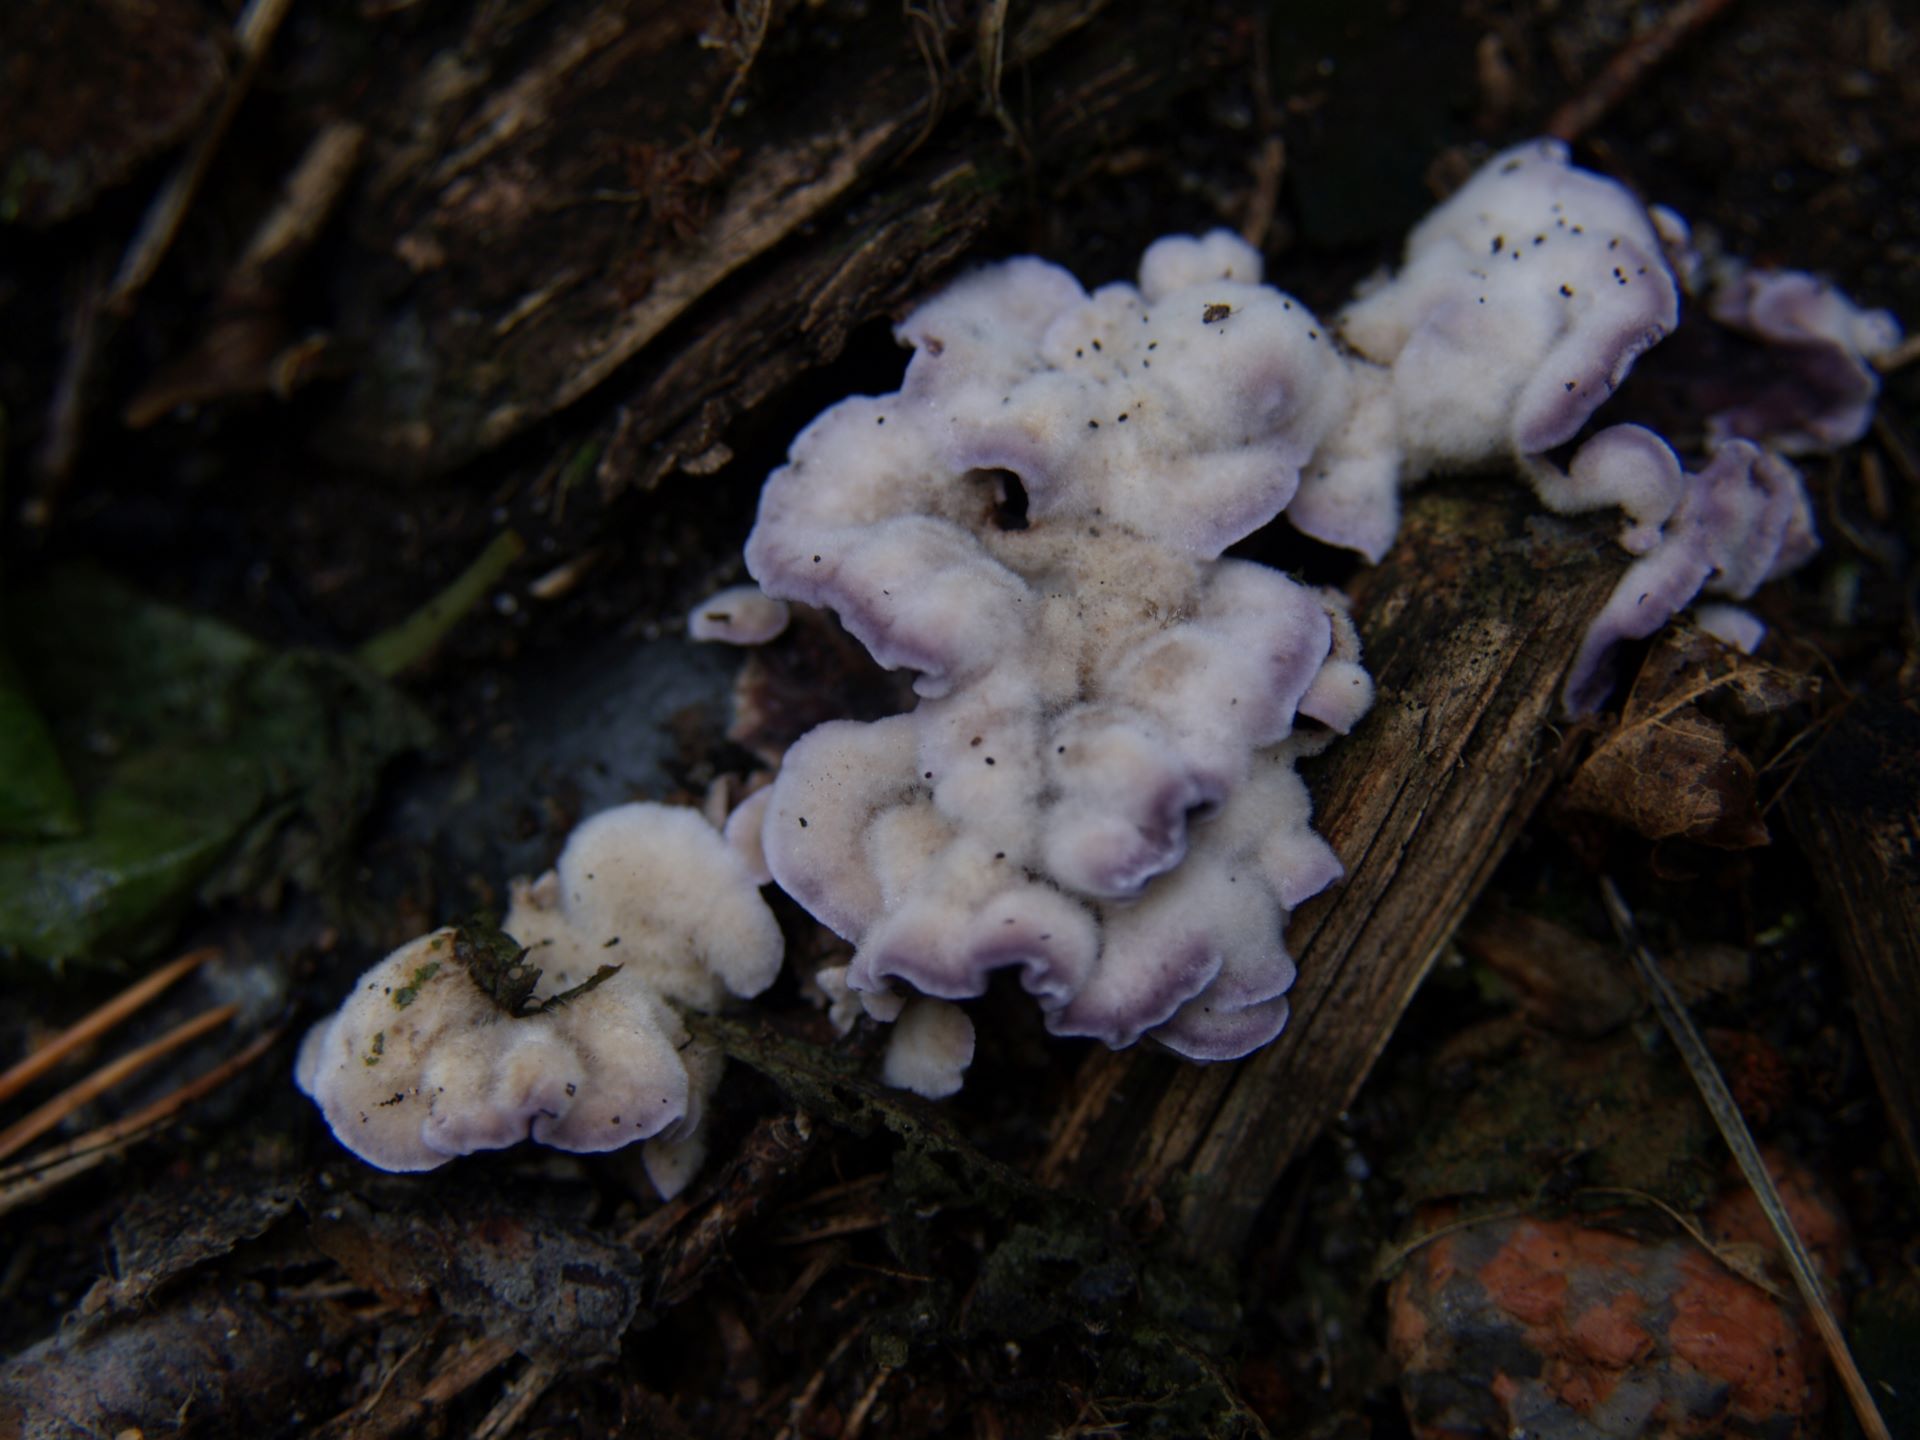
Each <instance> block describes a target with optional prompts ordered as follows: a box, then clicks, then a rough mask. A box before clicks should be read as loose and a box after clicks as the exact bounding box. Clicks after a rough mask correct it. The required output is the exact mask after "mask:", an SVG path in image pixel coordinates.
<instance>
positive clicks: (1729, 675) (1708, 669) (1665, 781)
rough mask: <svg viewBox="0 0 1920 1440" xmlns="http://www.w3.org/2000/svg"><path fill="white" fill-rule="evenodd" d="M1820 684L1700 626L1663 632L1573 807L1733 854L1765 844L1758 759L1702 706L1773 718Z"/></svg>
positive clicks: (1583, 776) (1575, 790)
mask: <svg viewBox="0 0 1920 1440" xmlns="http://www.w3.org/2000/svg"><path fill="white" fill-rule="evenodd" d="M1817 688H1818V681H1817V680H1816V679H1815V678H1814V677H1812V676H1809V675H1800V674H1795V673H1794V672H1792V671H1788V670H1783V669H1781V668H1779V667H1778V666H1774V665H1768V664H1766V663H1764V662H1763V661H1759V660H1754V659H1752V658H1751V657H1749V656H1745V655H1741V654H1739V653H1738V652H1736V651H1733V650H1730V649H1728V648H1727V647H1725V646H1723V645H1721V644H1720V643H1719V642H1718V641H1716V640H1714V639H1713V638H1712V637H1711V636H1708V635H1706V634H1704V633H1702V632H1700V631H1697V630H1683V631H1679V632H1677V633H1676V634H1674V635H1671V636H1668V637H1666V638H1663V639H1662V640H1661V641H1660V642H1659V643H1657V644H1656V645H1655V646H1654V648H1653V650H1652V652H1651V653H1650V654H1649V655H1648V656H1647V660H1646V663H1645V664H1644V665H1642V666H1641V669H1640V673H1639V675H1637V676H1636V677H1635V678H1634V682H1633V690H1632V692H1631V693H1630V694H1629V695H1628V697H1627V702H1626V705H1625V707H1624V709H1623V710H1622V713H1621V716H1620V722H1619V724H1618V725H1616V726H1615V727H1614V729H1613V731H1612V732H1611V733H1610V734H1608V735H1606V736H1604V737H1602V738H1601V740H1600V742H1599V743H1598V744H1597V745H1596V746H1595V747H1594V750H1593V753H1592V754H1591V755H1589V756H1588V757H1587V759H1586V760H1585V762H1584V763H1583V764H1582V765H1581V766H1580V768H1579V770H1578V771H1576V772H1575V773H1574V776H1573V779H1572V780H1571V781H1570V782H1569V783H1568V786H1567V790H1566V796H1565V801H1566V804H1567V805H1568V806H1570V807H1571V808H1572V809H1575V810H1583V811H1586V812H1587V813H1589V814H1593V815H1599V816H1602V817H1604V818H1606V819H1609V820H1614V821H1617V822H1619V823H1620V824H1623V825H1626V826H1627V827H1629V828H1630V829H1632V830H1634V831H1636V832H1637V833H1639V834H1641V835H1644V836H1646V837H1647V838H1648V839H1649V840H1669V839H1675V838H1679V839H1686V840H1692V841H1696V842H1698V843H1700V844H1703V845H1712V846H1715V847H1718V848H1720V849H1725V850H1744V849H1750V848H1752V847H1753V846H1756V845H1765V844H1766V843H1767V841H1768V838H1769V837H1768V834H1767V827H1766V823H1765V821H1763V820H1762V819H1761V818H1760V806H1759V803H1758V800H1757V799H1756V796H1755V793H1754V770H1753V765H1752V762H1750V761H1749V760H1748V759H1747V757H1746V755H1745V754H1744V753H1743V752H1742V751H1741V750H1740V748H1739V747H1738V746H1737V745H1736V744H1735V743H1734V741H1733V740H1732V738H1731V737H1730V736H1729V735H1728V734H1727V731H1726V729H1725V728H1724V727H1723V726H1722V725H1721V724H1720V722H1719V721H1717V720H1715V719H1714V718H1712V717H1711V716H1710V715H1708V714H1707V713H1706V712H1705V711H1704V710H1703V709H1702V708H1701V705H1702V704H1703V703H1704V702H1709V701H1713V702H1726V703H1729V704H1731V706H1732V707H1733V709H1734V710H1735V712H1736V713H1738V714H1740V715H1742V716H1747V717H1754V716H1762V715H1769V714H1774V713H1776V712H1778V711H1780V710H1782V709H1784V708H1786V707H1787V706H1788V705H1791V704H1794V703H1796V702H1798V701H1801V700H1804V699H1806V698H1808V697H1809V696H1811V695H1812V694H1813V693H1814V692H1815V690H1816V689H1817Z"/></svg>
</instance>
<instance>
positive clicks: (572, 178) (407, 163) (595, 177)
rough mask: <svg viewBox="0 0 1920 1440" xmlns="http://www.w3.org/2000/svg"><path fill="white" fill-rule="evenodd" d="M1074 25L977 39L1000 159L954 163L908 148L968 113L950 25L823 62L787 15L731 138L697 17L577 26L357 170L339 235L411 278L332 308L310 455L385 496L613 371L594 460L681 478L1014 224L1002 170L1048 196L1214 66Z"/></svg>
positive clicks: (943, 145) (910, 31) (955, 144)
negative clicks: (346, 335)
mask: <svg viewBox="0 0 1920 1440" xmlns="http://www.w3.org/2000/svg"><path fill="white" fill-rule="evenodd" d="M1101 8H1102V7H1100V6H1098V5H1089V4H1084V3H1066V0H1062V3H1055V4H1047V5H1039V6H1035V7H1032V9H1031V10H1030V12H1028V13H1024V14H1021V15H1017V16H1016V17H1015V26H1014V29H1013V30H1012V32H1011V33H1010V34H1008V35H1006V36H1004V37H1001V40H1000V43H1002V44H1004V47H1005V57H1006V64H1007V66H1008V67H1010V68H1013V69H1017V71H1018V73H1019V75H1020V77H1021V80H1022V82H1023V91H1024V94H1023V99H1022V106H1021V115H1020V117H1019V118H1020V119H1021V120H1022V122H1023V124H1024V129H1023V132H1022V133H1023V134H1024V135H1025V136H1026V137H1027V141H1028V149H1027V152H1026V154H1025V156H1024V157H1023V155H1022V154H1021V153H1020V152H1019V151H1018V150H1017V149H1016V148H1015V147H1012V146H1009V145H1005V144H1001V143H998V142H996V143H992V144H983V143H982V141H981V135H982V133H984V131H983V129H982V127H991V125H992V122H991V121H988V120H983V119H982V120H973V121H971V122H969V123H956V124H955V125H954V126H951V127H945V128H942V129H941V130H939V131H937V132H935V131H934V130H933V126H934V123H935V122H936V121H938V120H939V118H940V116H941V114H942V113H943V111H944V112H946V113H953V114H965V113H966V110H967V108H968V107H972V108H973V109H976V110H977V109H978V108H979V107H980V105H981V104H982V101H983V97H982V95H981V94H980V86H981V84H982V83H983V82H982V81H980V80H979V79H978V78H977V75H978V73H979V69H980V67H979V66H977V65H972V64H966V63H962V59H961V58H960V57H964V56H965V54H966V51H967V47H968V46H969V45H971V44H972V43H974V42H973V37H972V36H971V35H969V34H967V33H966V31H965V29H964V27H960V26H957V25H949V26H948V27H947V28H945V29H940V28H939V27H937V26H936V27H935V30H936V32H937V33H934V34H931V35H930V34H929V33H928V32H927V29H926V26H925V25H921V26H918V27H916V26H915V25H913V24H910V23H908V21H907V20H905V19H903V18H901V17H900V16H898V15H894V14H891V13H889V14H887V15H885V16H879V15H877V16H876V17H875V20H874V23H873V24H870V25H865V26H862V27H856V28H854V29H853V30H851V31H850V32H849V33H848V34H845V35H839V36H836V37H834V38H833V39H832V41H831V42H830V43H829V42H826V41H823V40H822V39H821V38H819V37H818V36H814V35H811V34H810V33H809V27H810V26H817V28H820V29H825V28H828V27H826V25H825V23H824V22H814V21H810V20H808V19H807V18H805V17H804V16H801V15H800V14H799V13H798V12H796V13H795V14H794V15H792V16H789V17H788V18H787V19H786V20H785V21H783V22H782V24H783V25H785V26H786V27H787V28H788V32H789V33H788V34H787V35H786V36H785V40H786V42H787V44H788V46H789V48H790V49H793V50H794V53H790V54H786V55H775V54H771V53H768V54H761V55H760V56H759V58H758V59H757V60H756V61H755V66H756V68H755V71H754V77H755V78H754V85H755V87H761V86H765V87H767V88H768V89H769V93H770V94H773V95H777V97H778V98H777V100H769V101H767V102H766V103H763V104H761V105H759V106H757V107H749V108H748V109H747V110H746V111H745V112H744V113H743V114H742V116H741V117H740V118H738V119H731V118H727V117H725V116H723V115H715V114H713V113H710V111H711V108H712V107H713V106H715V105H717V104H718V103H719V102H720V101H722V100H724V98H725V97H726V96H727V95H729V94H730V93H732V91H731V89H730V87H731V86H732V84H733V72H732V71H731V70H730V69H729V67H730V66H731V65H734V64H736V63H737V59H735V58H730V57H729V56H728V54H727V51H726V47H724V46H720V47H713V46H709V47H708V51H707V52H705V53H703V52H702V51H701V50H700V49H699V48H698V46H697V45H695V44H694V39H695V35H694V33H693V32H695V31H697V29H698V26H699V22H700V18H701V12H699V11H698V10H697V9H690V8H688V7H684V6H681V7H674V6H665V7H659V6H649V5H645V4H641V3H638V0H636V3H633V4H628V5H623V6H613V7H590V8H587V9H585V10H583V11H580V12H579V13H577V14H575V15H574V16H572V17H571V19H570V20H568V21H563V22H562V23H561V24H560V25H559V26H558V28H557V30H556V32H555V33H554V34H553V36H552V37H551V38H550V39H549V41H548V43H547V46H546V49H545V51H544V53H543V54H542V55H541V57H540V58H539V59H537V60H535V61H534V62H533V63H532V64H531V65H529V66H528V67H527V69H526V70H525V72H524V73H523V74H521V75H520V76H519V77H518V78H517V79H515V80H514V82H513V83H512V84H509V85H506V86H504V87H502V88H500V89H499V90H497V91H496V92H495V93H494V95H493V97H492V98H491V99H490V100H488V101H487V102H486V103H485V104H483V105H482V106H481V107H480V108H479V109H478V110H477V112H475V114H474V115H473V117H472V118H471V119H469V120H467V121H465V122H464V123H463V124H458V125H455V124H452V123H451V122H447V123H446V124H445V125H444V126H443V127H441V128H442V129H443V130H444V133H435V134H432V135H430V136H428V137H426V138H416V139H414V140H413V141H411V142H410V143H409V144H408V145H407V146H404V147H401V148H400V149H398V150H395V151H391V152H390V153H389V154H388V155H387V157H386V158H385V160H384V161H383V162H381V163H379V164H378V165H377V166H376V176H375V179H374V181H373V182H372V183H371V184H370V185H369V186H368V188H367V194H366V195H365V196H364V197H363V200H362V203H361V205H360V207H359V213H358V217H357V219H356V221H355V229H356V231H357V232H358V235H359V239H360V241H361V243H362V244H364V245H365V246H367V247H368V248H370V249H371V250H373V251H375V252H376V253H384V254H389V255H391V256H393V257H394V258H395V259H396V260H398V261H399V262H401V263H402V264H403V265H404V266H405V267H406V268H407V269H409V270H410V271H412V272H413V280H412V283H411V284H410V285H409V286H408V287H407V289H406V291H405V294H404V298H403V299H402V300H400V302H399V303H397V304H391V305H388V304H387V303H386V302H385V297H384V296H382V295H378V294H373V293H369V294H367V295H365V296H363V297H362V299H360V300H359V301H357V302H356V304H355V307H354V308H356V309H359V310H362V311H363V312H365V313H371V314H375V315H377V316H379V317H380V318H379V320H378V321H377V322H376V328H374V329H373V330H372V331H370V332H369V333H365V334H363V335H361V336H359V337H358V339H359V342H360V344H361V345H362V346H363V347H364V349H365V351H366V354H367V357H368V363H367V364H366V366H365V368H364V371H363V373H362V376H361V378H360V380H359V381H357V382H356V384H355V385H354V387H353V388H352V390H351V391H350V392H349V394H348V395H347V397H346V399H345V401H344V404H343V406H342V408H341V409H340V411H339V412H338V414H337V415H336V416H335V417H334V419H333V421H332V423H331V424H330V425H329V427H328V429H329V442H328V443H329V444H330V445H331V446H332V447H333V448H334V449H335V450H336V451H337V452H339V453H341V454H342V455H343V456H347V457H350V458H351V459H353V460H354V461H355V462H357V463H362V464H370V465H374V466H377V467H378V468H381V469H383V470H387V471H420V470H425V471H432V470H440V469H444V468H446V467H448V466H452V465H456V464H459V463H462V462H464V461H466V460H469V459H471V458H472V457H474V456H475V455H478V454H480V453H483V452H484V451H486V450H487V449H489V448H490V447H492V446H494V445H496V444H498V443H500V442H501V441H503V440H505V439H506V438H508V437H509V436H511V435H513V434H515V433H517V432H519V431H520V430H522V429H524V428H525V427H526V426H528V425H530V424H532V423H534V422H536V421H538V420H541V419H543V418H545V417H546V416H549V415H551V414H553V413H555V412H556V411H558V410H561V409H564V408H566V407H568V406H570V405H572V404H574V403H575V402H576V401H578V400H580V399H581V398H582V397H584V396H586V395H587V394H588V393H590V392H594V391H597V390H599V389H601V388H602V387H603V386H605V385H606V383H607V382H608V381H609V378H610V377H612V376H614V374H615V372H616V371H621V370H623V368H624V367H627V366H629V364H632V365H634V366H636V367H639V369H638V373H637V374H636V375H635V376H634V377H633V381H632V382H631V383H629V382H628V381H627V379H626V377H625V376H624V375H623V376H622V377H621V378H620V380H619V381H617V382H616V385H615V391H616V395H617V396H620V397H624V405H623V407H622V410H623V414H624V416H625V417H626V419H625V423H624V424H623V425H616V426H614V427H612V433H613V438H614V441H615V443H616V444H617V446H618V448H619V449H620V451H621V452H622V454H623V455H625V456H627V457H629V458H631V459H633V460H635V461H636V463H637V464H638V465H639V470H640V473H639V474H638V475H637V477H636V478H637V479H638V480H639V482H640V483H642V484H648V483H651V481H653V480H654V479H657V478H658V477H659V476H660V475H662V474H664V473H666V472H667V471H669V470H671V469H672V468H673V467H674V465H675V464H676V463H678V461H680V460H682V459H691V458H694V457H697V456H699V455H701V454H703V453H705V452H706V451H707V450H709V449H710V448H711V447H712V445H713V444H714V443H716V441H717V440H718V437H719V431H720V429H721V427H722V426H723V425H724V423H725V421H726V420H728V419H730V418H732V417H733V416H736V415H738V414H739V413H741V412H742V411H743V410H745V409H747V408H749V407H751V406H752V405H753V404H755V403H756V402H757V401H758V400H760V399H762V398H764V397H765V396H767V395H768V394H770V393H772V391H773V390H775V389H776V388H777V387H778V386H779V385H781V384H782V383H784V382H785V381H787V380H789V379H791V378H793V377H794V376H796V375H798V374H801V373H804V372H805V371H806V370H807V369H809V368H811V367H812V366H814V365H817V364H819V363H820V362H821V361H823V360H825V359H830V358H832V357H833V356H834V355H836V354H837V353H838V351H839V349H840V346H841V345H842V343H843V342H844V340H845V336H846V333H847V331H848V330H849V329H851V328H852V326H854V325H856V324H858V323H861V322H863V321H865V320H868V319H870V318H872V317H873V316H875V315H878V314H884V313H886V312H887V311H888V310H890V309H892V308H894V307H896V306H898V305H900V304H902V303H903V302H904V301H905V300H907V299H908V298H910V297H911V296H913V295H914V294H916V293H918V292H920V291H921V290H923V289H924V288H925V283H926V277H927V276H928V275H929V274H930V273H932V272H933V271H935V270H936V269H938V268H939V267H940V266H941V265H943V264H945V263H950V262H951V261H952V259H953V258H954V257H955V256H956V255H958V254H959V253H960V252H961V251H962V250H963V249H964V248H965V246H966V245H967V243H968V242H969V241H970V240H972V239H974V238H976V237H977V236H978V234H979V233H980V231H981V229H982V228H984V226H985V225H986V224H988V223H989V222H990V221H991V220H992V219H994V218H995V217H997V216H998V215H1000V214H1001V213H1003V210H1004V209H1005V207H1007V206H1008V205H1009V204H1011V203H1014V202H1017V201H1018V200H1019V199H1020V198H1021V196H1022V195H1023V194H1024V190H1025V187H1024V184H1023V174H1024V173H1026V172H1027V167H1028V166H1029V165H1032V166H1037V167H1040V168H1042V169H1044V171H1045V172H1046V173H1047V174H1048V175H1049V177H1050V183H1058V182H1059V180H1060V179H1061V178H1062V175H1063V173H1071V170H1072V167H1073V164H1074V162H1075V160H1076V157H1078V158H1079V159H1081V160H1084V158H1085V157H1086V156H1088V155H1090V154H1093V153H1095V152H1096V151H1097V149H1098V148H1099V147H1100V146H1102V145H1111V144H1112V143H1113V142H1114V140H1115V138H1116V136H1118V135H1120V134H1124V133H1125V132H1126V131H1128V130H1130V129H1132V128H1133V127H1135V126H1137V125H1138V124H1140V123H1141V122H1142V121H1143V120H1145V119H1146V118H1148V117H1149V116H1151V115H1152V114H1153V113H1154V112H1155V110H1156V108H1158V106H1160V105H1162V104H1164V102H1165V101H1166V99H1167V98H1168V97H1169V96H1171V95H1172V94H1174V93H1176V92H1177V91H1178V90H1179V89H1181V88H1185V87H1189V86H1191V85H1192V84H1193V83H1194V78H1195V77H1196V76H1197V75H1198V74H1200V73H1202V72H1204V70H1205V69H1206V67H1207V66H1208V65H1209V64H1215V63H1218V60H1217V57H1216V56H1214V55H1212V54H1211V52H1210V49H1209V47H1208V45H1207V44H1206V43H1204V41H1203V42H1202V43H1199V44H1196V43H1195V41H1196V37H1195V35H1194V34H1193V33H1192V27H1191V24H1190V17H1189V18H1188V19H1185V20H1183V19H1181V18H1180V17H1178V16H1175V15H1173V14H1168V15H1166V16H1158V15H1156V14H1153V13H1146V14H1142V15H1136V16H1133V17H1132V19H1131V20H1130V22H1129V24H1128V25H1127V26H1125V27H1116V28H1111V29H1109V28H1104V27H1101V26H1099V25H1098V24H1089V23H1088V22H1089V21H1090V20H1092V19H1093V17H1094V16H1096V15H1097V14H1098V12H1099V10H1100V9H1101ZM923 18H924V17H923ZM883 21H884V23H881V22H883ZM836 23H838V22H836ZM929 23H931V22H929ZM1183 27H1184V28H1183ZM776 38H779V37H776ZM468 48H470V49H471V48H473V47H472V46H469V47H468ZM689 55H692V56H693V57H697V66H698V67H700V68H699V71H698V73H694V74H689V73H688V67H689V64H690V63H693V62H690V61H689V59H688V56H689ZM933 62H944V63H933ZM457 71H458V66H457V65H456V64H455V62H453V61H452V60H448V62H447V64H445V65H437V66H436V67H434V68H433V69H432V70H430V71H429V72H428V73H427V74H426V75H425V76H423V77H422V79H421V81H420V82H419V88H420V89H421V91H422V92H423V93H422V94H420V95H415V96H411V97H409V110H410V112H411V111H414V110H417V111H419V112H421V113H429V112H431V113H440V112H442V111H444V112H449V113H451V112H452V111H453V110H454V109H455V107H454V105H453V103H452V102H451V101H448V102H446V103H444V104H441V105H438V106H436V105H433V104H430V103H429V102H430V100H431V99H432V98H433V97H432V96H429V95H426V94H425V92H426V91H435V92H436V93H438V91H440V90H445V91H447V92H448V93H449V94H450V95H451V96H453V97H454V98H456V99H458V98H466V97H469V96H470V95H471V94H472V93H473V91H474V89H475V88H476V86H477V84H478V82H477V81H476V80H475V79H474V77H472V76H471V75H466V76H465V77H464V78H463V79H462V80H461V81H460V82H459V83H458V84H456V83H455V82H454V81H453V80H452V79H450V78H449V76H450V75H452V74H455V73H456V72H457ZM649 77H652V82H653V83H650V81H649ZM949 77H961V78H954V79H952V81H951V84H952V88H953V90H954V93H953V94H952V95H949V94H948V93H947V90H948V87H949ZM662 97H671V99H670V100H668V99H663V98H662ZM702 97H705V99H704V100H703V98H702ZM703 105H704V106H706V107H708V108H702V107H703ZM1001 113H1004V111H1002V112H1001ZM770 126H771V127H772V128H769V127H770ZM427 128H428V129H429V130H430V131H431V130H434V129H435V127H433V126H428V127H427ZM929 134H932V135H933V137H934V138H933V139H931V140H929V139H928V136H929ZM923 142H924V144H923ZM856 200H857V202H858V207H859V208H858V213H857V217H856V218H855V219H854V220H853V223H847V218H846V217H847V215H848V212H849V211H850V210H851V209H852V208H853V205H854V203H855V202H856ZM769 270H770V272H771V273H768V272H769ZM476 273H480V274H484V275H485V276H486V277H487V278H486V284H485V286H484V287H481V288H476V287H475V285H473V284H472V283H471V277H472V276H473V275H474V274H476ZM359 283H360V284H361V285H362V287H363V288H367V287H372V286H375V285H380V286H389V285H390V283H391V277H380V276H375V275H373V274H371V273H368V274H366V275H363V276H362V277H361V278H360V282H359ZM670 331H671V333H669V332H670ZM656 348H657V349H658V350H659V353H658V354H657V355H656V354H654V353H653V351H654V350H655V349H656ZM689 417H691V418H689ZM603 473H605V472H604V468H603Z"/></svg>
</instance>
